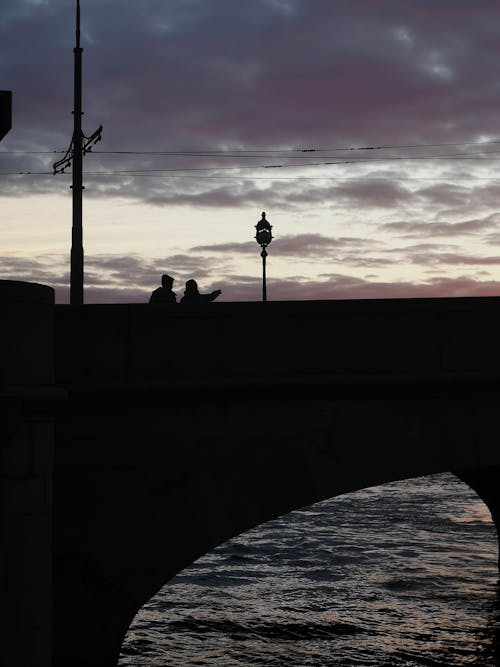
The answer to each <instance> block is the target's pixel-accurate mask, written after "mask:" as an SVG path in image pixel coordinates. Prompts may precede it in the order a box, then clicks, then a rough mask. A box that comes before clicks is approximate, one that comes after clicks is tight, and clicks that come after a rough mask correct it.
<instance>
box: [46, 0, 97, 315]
mask: <svg viewBox="0 0 500 667" xmlns="http://www.w3.org/2000/svg"><path fill="white" fill-rule="evenodd" d="M73 53H74V54H75V58H74V59H75V67H74V109H73V138H72V140H71V144H70V146H69V148H68V150H67V151H66V154H65V156H64V157H63V158H62V159H61V160H58V161H57V162H55V163H54V166H53V169H54V174H57V173H61V174H62V173H64V170H65V169H66V168H67V167H70V166H72V185H71V188H72V190H73V225H72V229H71V278H70V303H71V305H72V306H80V305H82V304H83V224H82V199H83V190H84V189H85V188H84V185H83V156H84V155H85V153H87V152H89V151H91V150H92V146H93V145H94V144H95V143H97V142H98V141H100V140H101V132H102V125H100V126H99V127H98V129H97V130H96V131H95V132H94V133H93V134H91V135H90V137H86V136H85V135H84V134H83V131H82V116H83V111H82V53H83V49H82V48H81V46H80V0H76V45H75V48H74V49H73Z"/></svg>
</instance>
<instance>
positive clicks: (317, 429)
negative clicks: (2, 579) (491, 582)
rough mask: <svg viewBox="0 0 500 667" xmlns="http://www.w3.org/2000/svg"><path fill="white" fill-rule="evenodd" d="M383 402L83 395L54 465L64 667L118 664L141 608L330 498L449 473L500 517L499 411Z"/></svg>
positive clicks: (441, 397)
mask: <svg viewBox="0 0 500 667" xmlns="http://www.w3.org/2000/svg"><path fill="white" fill-rule="evenodd" d="M375 393H376V395H374V392H373V391H366V393H365V394H363V393H360V392H359V391H357V392H355V393H353V392H350V391H348V390H346V391H342V392H339V391H338V390H335V391H331V392H325V391H324V390H322V391H321V392H318V393H316V394H314V392H310V391H308V392H300V391H299V392H278V393H277V392H274V391H260V392H259V393H258V395H257V396H256V395H254V394H253V393H252V392H249V391H241V390H240V392H239V393H237V392H234V391H233V392H232V393H231V400H230V402H229V400H228V392H227V391H226V390H224V392H212V393H211V394H210V395H205V394H204V395H203V396H200V395H198V396H193V394H192V392H188V393H187V394H185V395H182V396H179V395H176V396H172V395H165V396H158V394H156V393H155V394H150V393H147V392H146V394H145V395H143V396H142V397H141V398H140V400H139V399H138V397H137V395H134V396H124V395H121V396H119V397H118V398H117V396H116V395H115V396H113V397H112V399H110V397H109V396H108V397H105V399H103V397H101V398H97V399H96V396H95V394H89V395H84V393H81V394H80V395H79V396H78V397H76V396H75V397H73V399H72V400H71V402H70V405H69V406H68V408H67V409H66V410H65V412H64V414H63V415H62V416H61V419H60V420H59V422H58V441H57V451H56V475H55V500H56V508H57V511H56V517H55V535H56V561H55V562H56V569H55V572H56V632H57V637H58V643H57V647H56V648H57V652H56V661H55V664H56V665H61V666H62V665H66V664H68V654H69V652H70V651H71V652H72V660H71V662H72V664H73V665H75V667H76V666H78V667H84V666H85V667H91V666H92V667H111V666H112V665H115V664H116V662H117V659H118V655H119V651H120V647H121V644H122V641H123V637H124V635H125V632H126V630H127V628H128V626H129V624H130V622H131V621H132V618H133V617H134V616H135V613H136V611H137V609H139V608H140V607H141V606H142V605H143V604H144V603H145V602H146V601H147V600H149V599H150V598H151V597H152V596H153V595H154V594H155V593H156V591H157V590H158V589H159V588H160V587H161V585H163V584H164V583H165V582H166V581H167V580H169V579H170V578H171V577H173V576H174V575H175V574H176V573H178V572H180V571H181V570H183V569H184V568H185V567H186V566H187V565H188V564H190V563H192V562H194V561H195V560H196V559H197V558H199V557H200V556H201V555H203V554H204V553H206V552H208V551H210V550H211V549H213V548H214V547H215V546H217V545H218V544H221V543H222V542H225V541H226V540H228V539H229V538H230V537H233V536H235V535H238V534H240V533H242V532H244V531H246V530H248V529H250V528H252V527H254V526H256V525H259V524H262V523H264V522H266V521H268V520H270V519H272V518H275V517H278V516H281V515H284V514H287V513H289V512H290V511H292V510H294V509H299V508H301V507H304V506H307V505H310V504H312V503H315V502H318V501H320V500H324V499H326V498H331V497H334V496H337V495H340V494H343V493H346V492H349V491H354V490H356V489H361V488H366V487H369V486H375V485H378V484H383V483H385V482H389V481H394V480H398V479H405V478H410V477H417V476H422V475H427V474H433V473H439V472H444V471H448V470H450V469H452V470H454V471H458V475H459V476H460V477H461V479H463V480H464V481H466V483H468V484H469V485H470V486H472V488H474V490H476V491H477V492H478V493H479V495H480V496H481V497H482V498H483V500H484V501H485V502H486V504H487V505H488V507H489V508H490V510H491V512H492V515H493V517H494V518H495V517H496V516H498V498H497V493H496V491H495V488H496V486H497V485H496V484H495V480H496V479H498V471H499V468H498V466H499V465H500V460H499V457H500V454H499V453H498V452H497V447H496V442H495V439H494V438H493V437H492V436H491V433H492V432H494V431H493V429H492V426H493V423H492V421H493V420H494V414H495V413H494V411H492V408H493V402H494V401H493V399H492V398H491V397H488V396H479V395H478V394H477V392H474V394H471V393H470V392H463V391H462V392H458V393H457V392H449V391H446V392H434V393H432V392H429V391H428V388H427V387H422V388H419V389H418V390H415V389H414V388H412V389H411V390H404V389H402V388H401V387H400V388H398V390H397V391H395V390H394V388H393V387H391V388H389V389H385V390H384V391H383V392H381V391H380V388H378V389H377V391H376V392H375ZM145 406H147V409H146V407H145ZM262 415H265V420H263V419H262ZM75 424H78V425H79V426H78V429H76V431H75ZM472 436H474V444H475V446H474V448H471V437H472ZM58 497H59V498H61V500H62V499H63V498H64V503H63V502H62V501H61V502H59V503H58V502H57V499H58ZM160 526H161V527H163V530H159V527H160ZM81 637H85V638H86V639H85V647H83V650H82V653H81V656H80V658H76V657H75V655H74V646H76V645H79V644H81V642H80V641H79V638H81ZM78 660H80V662H78Z"/></svg>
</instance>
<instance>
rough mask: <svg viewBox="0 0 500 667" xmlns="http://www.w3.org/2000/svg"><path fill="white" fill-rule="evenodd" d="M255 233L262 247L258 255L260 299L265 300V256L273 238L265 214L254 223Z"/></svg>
mask: <svg viewBox="0 0 500 667" xmlns="http://www.w3.org/2000/svg"><path fill="white" fill-rule="evenodd" d="M255 229H256V230H257V233H256V234H255V240H256V241H257V243H258V244H259V245H260V247H261V248H262V252H261V253H260V256H261V257H262V301H267V292H266V257H267V251H266V248H267V246H268V245H269V244H270V243H271V241H272V240H273V235H272V234H271V229H272V225H270V224H269V222H268V221H267V220H266V214H265V213H262V218H261V219H260V220H259V222H258V223H257V224H256V225H255Z"/></svg>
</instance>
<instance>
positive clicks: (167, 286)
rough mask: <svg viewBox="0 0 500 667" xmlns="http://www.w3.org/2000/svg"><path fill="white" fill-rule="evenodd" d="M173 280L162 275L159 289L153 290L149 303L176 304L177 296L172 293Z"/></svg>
mask: <svg viewBox="0 0 500 667" xmlns="http://www.w3.org/2000/svg"><path fill="white" fill-rule="evenodd" d="M173 284H174V279H173V278H172V277H171V276H168V275H167V274H166V273H164V274H163V275H162V277H161V287H157V288H156V289H155V290H153V292H152V294H151V296H150V297H149V303H177V295H176V294H175V292H173V291H172V286H173Z"/></svg>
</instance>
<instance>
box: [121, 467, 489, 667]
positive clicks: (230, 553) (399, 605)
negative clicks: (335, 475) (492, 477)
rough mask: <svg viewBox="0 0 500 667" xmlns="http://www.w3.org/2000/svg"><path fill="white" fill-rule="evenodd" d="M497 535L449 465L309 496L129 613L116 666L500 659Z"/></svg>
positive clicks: (268, 666)
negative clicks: (316, 498)
mask: <svg viewBox="0 0 500 667" xmlns="http://www.w3.org/2000/svg"><path fill="white" fill-rule="evenodd" d="M496 561H497V540H496V533H495V529H494V526H493V524H492V523H491V518H490V515H489V512H488V510H487V509H486V507H485V506H484V505H483V503H482V502H481V501H479V499H478V498H477V496H476V495H475V494H474V493H473V492H472V491H471V490H470V489H468V487H466V486H465V485H464V484H462V483H461V482H460V481H459V480H457V479H456V478H455V477H453V476H451V475H439V476H433V477H427V478H420V479H418V480H407V481H403V482H395V483H392V484H387V485H384V486H383V487H377V488H372V489H364V490H363V491H359V492H357V493H352V494H347V495H344V496H341V497H338V498H334V499H331V500H329V501H326V502H323V503H318V504H317V505H314V506H311V507H308V508H306V509H304V510H301V511H297V512H293V513H292V514H290V515H288V516H286V517H282V518H281V519H277V520H275V521H272V522H269V523H267V524H265V525H263V526H259V527H258V528H256V529H254V530H252V531H250V532H248V533H245V534H244V535H241V536H239V537H238V538H235V539H234V540H231V541H229V542H227V543H226V544H224V545H222V546H220V547H218V548H217V549H215V550H214V551H213V552H211V553H210V554H208V555H206V556H204V557H203V558H201V559H200V560H198V561H197V562H196V563H194V564H193V565H192V566H191V567H190V568H188V569H186V570H184V571H183V572H182V573H181V574H180V575H178V576H177V577H176V578H175V579H173V580H172V581H171V582H170V584H169V585H167V586H166V587H165V588H164V589H163V590H162V591H161V592H160V593H159V594H158V595H157V596H156V597H155V598H153V599H152V600H151V601H150V602H149V604H148V605H147V606H146V607H144V608H143V609H142V610H141V611H140V613H139V614H138V615H137V617H136V619H135V621H134V624H133V625H132V626H131V628H130V630H129V633H128V636H127V638H126V641H125V643H124V646H123V651H122V657H121V660H120V663H119V664H120V665H121V666H125V665H127V666H129V667H139V666H140V667H145V666H146V665H147V666H148V667H160V666H161V667H166V666H167V665H175V666H176V667H190V666H192V665H193V666H194V665H207V666H215V665H217V666H218V667H232V666H233V665H241V666H243V665H245V666H247V665H258V666H262V667H274V666H275V665H276V666H278V665H280V666H285V665H287V666H296V667H309V666H315V667H319V666H327V665H331V666H334V667H335V666H339V667H340V666H342V667H344V666H350V665H353V666H354V665H357V666H358V667H419V666H421V665H439V666H441V667H443V666H445V667H446V666H447V665H449V666H450V667H451V666H459V665H474V666H475V667H493V666H496V665H499V664H500V661H499V659H498V656H499V655H500V648H499V637H500V635H499V625H500V624H499V621H500V603H499V599H498V595H497V577H498V570H497V563H496Z"/></svg>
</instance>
